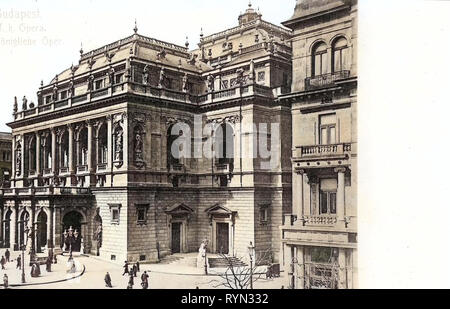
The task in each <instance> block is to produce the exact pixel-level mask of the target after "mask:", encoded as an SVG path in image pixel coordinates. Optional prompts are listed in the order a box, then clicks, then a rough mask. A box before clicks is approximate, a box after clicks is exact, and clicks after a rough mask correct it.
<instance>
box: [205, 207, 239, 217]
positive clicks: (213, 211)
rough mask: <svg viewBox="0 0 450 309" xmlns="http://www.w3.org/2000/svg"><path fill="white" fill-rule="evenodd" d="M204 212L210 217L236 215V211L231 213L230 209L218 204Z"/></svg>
mask: <svg viewBox="0 0 450 309" xmlns="http://www.w3.org/2000/svg"><path fill="white" fill-rule="evenodd" d="M205 212H206V213H208V214H210V215H232V214H234V213H236V211H231V210H230V209H228V208H226V207H225V206H223V205H220V204H216V205H214V206H212V207H209V208H208V209H206V210H205Z"/></svg>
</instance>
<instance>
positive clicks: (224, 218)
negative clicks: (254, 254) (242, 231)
mask: <svg viewBox="0 0 450 309" xmlns="http://www.w3.org/2000/svg"><path fill="white" fill-rule="evenodd" d="M205 212H206V213H207V214H208V217H209V220H210V227H211V234H210V235H211V236H210V239H211V241H212V244H211V248H212V252H213V253H222V254H229V255H233V256H234V255H235V250H234V223H235V222H234V219H235V216H236V215H237V212H236V211H231V210H230V209H228V208H226V207H224V206H222V205H220V204H216V205H214V206H212V207H210V208H208V209H206V210H205Z"/></svg>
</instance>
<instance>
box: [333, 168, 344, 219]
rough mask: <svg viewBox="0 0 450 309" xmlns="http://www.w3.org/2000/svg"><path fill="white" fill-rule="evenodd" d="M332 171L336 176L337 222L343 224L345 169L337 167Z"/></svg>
mask: <svg viewBox="0 0 450 309" xmlns="http://www.w3.org/2000/svg"><path fill="white" fill-rule="evenodd" d="M334 171H335V172H336V173H337V174H338V184H337V194H336V212H337V217H338V220H339V221H341V222H343V221H344V217H345V167H338V168H336V169H335V170H334Z"/></svg>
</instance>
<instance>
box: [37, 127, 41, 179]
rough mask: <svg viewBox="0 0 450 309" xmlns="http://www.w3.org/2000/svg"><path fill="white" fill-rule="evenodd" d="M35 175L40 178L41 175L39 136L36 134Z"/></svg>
mask: <svg viewBox="0 0 450 309" xmlns="http://www.w3.org/2000/svg"><path fill="white" fill-rule="evenodd" d="M36 175H37V176H40V175H42V173H41V134H40V133H39V132H37V133H36Z"/></svg>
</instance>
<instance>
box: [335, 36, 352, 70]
mask: <svg viewBox="0 0 450 309" xmlns="http://www.w3.org/2000/svg"><path fill="white" fill-rule="evenodd" d="M348 50H349V49H348V45H347V40H346V39H345V38H343V37H340V38H338V39H337V40H335V41H334V43H333V59H332V62H333V73H335V72H341V71H344V70H348V67H349V66H348V61H349V59H348Z"/></svg>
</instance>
